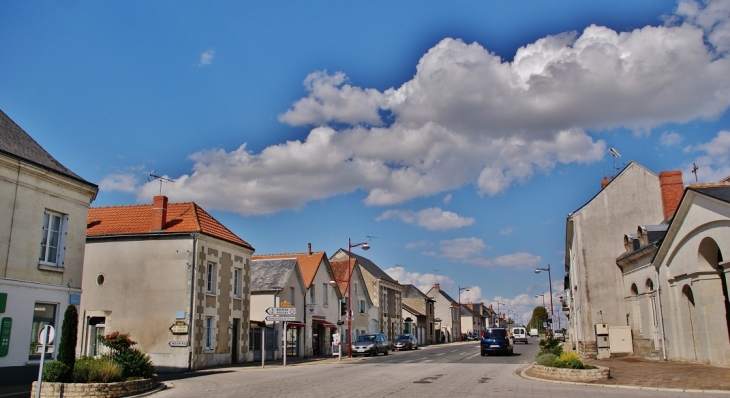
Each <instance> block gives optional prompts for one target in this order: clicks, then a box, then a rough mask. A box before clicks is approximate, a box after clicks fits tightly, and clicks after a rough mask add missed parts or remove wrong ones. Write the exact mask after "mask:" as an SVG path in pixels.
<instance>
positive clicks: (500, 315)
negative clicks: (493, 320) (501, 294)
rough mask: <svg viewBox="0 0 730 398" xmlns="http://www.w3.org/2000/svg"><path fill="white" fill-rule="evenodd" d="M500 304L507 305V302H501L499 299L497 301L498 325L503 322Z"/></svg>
mask: <svg viewBox="0 0 730 398" xmlns="http://www.w3.org/2000/svg"><path fill="white" fill-rule="evenodd" d="M500 304H501V305H505V303H500V302H499V301H497V327H500V324H501V323H502V313H501V312H499V306H500Z"/></svg>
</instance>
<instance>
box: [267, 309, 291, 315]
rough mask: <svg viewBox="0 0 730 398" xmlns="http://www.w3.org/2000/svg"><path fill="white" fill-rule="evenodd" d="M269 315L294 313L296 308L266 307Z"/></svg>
mask: <svg viewBox="0 0 730 398" xmlns="http://www.w3.org/2000/svg"><path fill="white" fill-rule="evenodd" d="M266 313H267V314H269V315H296V314H297V309H296V308H294V307H269V308H267V309H266Z"/></svg>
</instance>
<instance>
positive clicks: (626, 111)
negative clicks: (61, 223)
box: [138, 1, 730, 215]
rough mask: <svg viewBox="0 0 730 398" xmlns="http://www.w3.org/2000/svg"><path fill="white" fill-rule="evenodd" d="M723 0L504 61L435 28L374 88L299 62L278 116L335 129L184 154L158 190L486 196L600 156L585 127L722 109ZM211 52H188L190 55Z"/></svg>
mask: <svg viewBox="0 0 730 398" xmlns="http://www.w3.org/2000/svg"><path fill="white" fill-rule="evenodd" d="M703 4H704V3H703ZM726 4H727V3H721V2H709V3H707V5H706V6H705V5H701V4H700V3H697V2H693V1H683V2H681V3H680V6H679V7H678V14H677V15H675V16H674V18H670V20H669V21H668V22H667V24H666V25H665V26H656V27H653V26H647V27H644V28H642V29H635V30H632V31H630V32H616V31H613V30H611V29H608V28H605V27H600V26H595V25H592V26H589V27H587V28H586V29H584V30H583V31H582V32H579V33H576V32H570V33H565V34H559V35H555V36H546V37H544V38H541V39H539V40H537V41H535V42H534V43H531V44H528V45H526V46H524V47H522V48H520V49H518V50H517V51H516V54H515V56H514V60H513V61H512V62H507V61H504V60H502V59H501V58H500V57H498V56H497V55H495V54H494V53H491V52H490V51H489V49H487V48H484V47H482V46H481V45H479V44H478V43H471V44H467V43H464V42H462V41H460V40H454V39H450V38H447V39H444V40H442V41H441V42H440V43H438V44H436V45H435V46H434V47H432V48H431V49H429V50H428V52H427V53H426V54H424V55H423V56H422V57H421V59H420V60H419V62H418V65H417V66H416V74H415V76H414V77H413V78H412V79H411V80H409V81H406V82H404V83H403V84H402V85H401V86H400V87H398V88H391V89H388V90H384V91H379V90H376V89H373V88H367V87H358V86H356V85H354V84H352V83H351V82H349V81H348V80H347V77H346V75H345V74H344V73H342V72H336V73H333V74H330V73H327V72H326V71H317V72H313V73H311V74H310V75H309V76H307V78H306V79H305V81H304V85H305V88H306V90H307V93H308V94H307V96H306V97H303V98H301V99H299V100H298V101H296V102H295V103H294V104H293V106H292V107H291V108H290V109H289V110H287V111H286V112H285V113H283V114H282V115H280V120H281V121H282V122H285V123H288V124H291V125H296V126H300V125H313V126H326V125H330V126H339V127H338V130H335V129H333V128H330V127H315V128H314V129H313V130H312V131H311V132H310V134H309V136H308V137H307V138H306V140H305V141H289V142H286V143H282V144H279V145H274V146H270V147H268V148H266V149H264V150H263V151H261V152H260V153H252V152H250V151H247V150H246V144H243V145H241V146H240V147H239V148H238V149H237V150H234V151H231V152H227V151H224V150H219V149H211V150H207V151H201V152H198V153H195V154H193V155H191V156H190V158H191V159H192V160H193V161H194V162H195V164H194V166H193V172H192V173H191V174H190V175H183V176H180V177H179V178H177V181H176V182H175V183H174V184H170V185H168V192H170V195H171V196H173V194H174V196H175V197H176V199H177V200H195V201H196V202H198V203H199V204H201V205H203V206H205V207H206V208H209V209H212V210H226V211H234V212H238V213H240V214H243V215H251V214H267V213H275V212H278V211H281V210H284V209H300V208H301V207H302V206H304V205H305V204H306V203H308V202H309V201H313V200H320V199H325V198H328V197H332V196H335V195H341V194H345V193H349V192H352V191H356V190H362V191H363V192H366V193H367V197H366V198H365V204H367V205H381V206H382V205H397V204H402V203H404V202H406V201H409V200H411V199H414V198H418V197H425V196H431V195H436V194H439V193H442V192H446V191H450V190H454V189H458V188H461V187H463V186H465V185H468V184H473V185H474V186H475V189H476V191H477V193H478V194H479V195H496V194H500V193H502V192H504V191H505V190H506V189H508V188H509V187H510V186H512V185H514V184H520V183H524V182H526V181H528V180H530V179H531V178H532V177H533V176H534V175H535V174H536V173H549V172H550V171H551V170H552V169H553V168H555V167H556V165H558V164H570V163H590V162H594V161H596V160H598V159H601V158H602V157H603V156H604V155H605V152H606V144H605V142H604V141H603V140H599V139H594V138H593V137H592V136H591V135H590V134H589V133H587V132H586V131H591V130H594V129H610V128H614V127H627V128H629V129H633V130H635V131H648V130H650V129H651V128H653V127H655V126H658V125H662V124H665V123H671V122H674V123H683V122H687V121H691V120H694V119H698V118H709V117H715V116H717V115H719V114H720V113H722V112H723V111H725V110H726V109H727V108H728V106H730V74H728V73H727V71H728V70H730V60H729V59H728V57H727V48H728V44H727V43H729V42H730V41H728V40H727V37H728V35H730V33H728V32H730V28H729V27H728V21H727V18H726V17H725V16H726V15H727V14H726V12H727V8H728V7H727V6H726ZM708 43H709V44H710V46H708V45H707V44H708ZM204 54H205V53H204ZM213 54H214V53H213V52H210V53H209V55H208V58H204V57H202V56H201V65H202V64H203V63H204V61H205V62H210V60H211V59H212V58H211V57H212V56H213ZM383 112H385V113H389V114H390V116H389V117H388V120H387V123H386V121H384V120H382V119H381V117H380V115H381V113H383ZM343 124H344V125H349V126H350V127H348V128H341V126H342V125H343ZM698 165H699V164H698ZM220 186H226V187H227V188H226V189H225V190H221V189H219V187H220ZM155 187H156V184H154V183H149V184H146V185H145V186H143V187H142V189H140V190H139V191H138V192H139V195H141V198H145V199H147V198H149V196H151V195H150V194H151V193H152V192H154V190H155Z"/></svg>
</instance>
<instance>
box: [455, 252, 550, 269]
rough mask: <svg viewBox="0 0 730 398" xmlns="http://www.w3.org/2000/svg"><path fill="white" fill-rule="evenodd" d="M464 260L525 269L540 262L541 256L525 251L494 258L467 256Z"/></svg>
mask: <svg viewBox="0 0 730 398" xmlns="http://www.w3.org/2000/svg"><path fill="white" fill-rule="evenodd" d="M464 262H465V263H469V264H474V265H481V266H484V267H510V268H517V269H521V270H526V269H530V268H532V267H534V266H536V265H538V264H540V263H541V262H542V257H540V256H536V255H534V254H530V253H527V252H517V253H511V254H505V255H503V256H499V257H494V258H481V257H474V258H467V259H464Z"/></svg>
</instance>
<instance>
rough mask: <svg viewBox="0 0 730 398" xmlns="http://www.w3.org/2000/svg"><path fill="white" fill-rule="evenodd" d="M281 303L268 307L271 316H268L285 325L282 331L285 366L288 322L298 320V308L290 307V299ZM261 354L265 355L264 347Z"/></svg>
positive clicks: (271, 319)
mask: <svg viewBox="0 0 730 398" xmlns="http://www.w3.org/2000/svg"><path fill="white" fill-rule="evenodd" d="M279 305H281V307H269V308H267V309H266V313H267V314H269V316H267V317H266V320H267V321H274V322H282V326H283V332H282V336H283V338H282V340H283V342H282V349H283V350H284V356H283V358H284V366H286V349H287V345H286V323H287V322H290V321H296V320H297V318H296V316H295V315H296V314H297V309H296V308H295V307H290V305H291V303H289V302H288V301H282V302H281V303H280V304H279ZM261 355H262V356H263V355H264V352H263V347H262V352H261ZM261 364H262V365H261V366H263V361H262V362H261Z"/></svg>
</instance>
